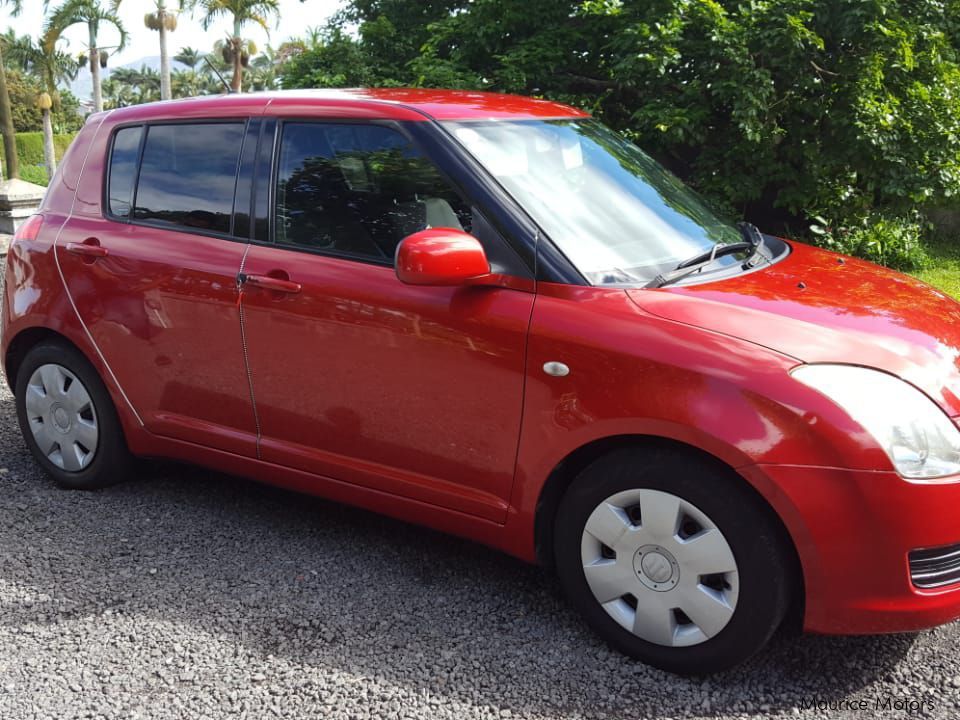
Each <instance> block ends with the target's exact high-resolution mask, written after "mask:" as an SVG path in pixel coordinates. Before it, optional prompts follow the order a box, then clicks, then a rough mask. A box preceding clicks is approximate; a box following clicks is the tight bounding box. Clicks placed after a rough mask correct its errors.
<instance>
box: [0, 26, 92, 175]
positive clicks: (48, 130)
mask: <svg viewBox="0 0 960 720" xmlns="http://www.w3.org/2000/svg"><path fill="white" fill-rule="evenodd" d="M11 35H12V31H11V33H8V35H6V36H5V37H4V41H6V43H7V56H8V57H9V58H10V60H11V61H13V62H16V63H17V64H18V65H19V66H20V67H21V68H22V69H23V70H25V71H26V72H29V73H30V74H31V75H32V76H33V77H34V78H35V79H36V81H37V83H38V85H39V87H38V92H37V93H36V96H35V98H34V104H35V105H36V107H37V108H39V110H40V113H41V116H42V125H43V156H44V162H45V164H46V167H47V177H48V178H52V177H53V173H54V171H55V170H56V169H57V160H56V154H55V150H54V144H53V113H54V111H55V110H59V109H60V93H59V91H58V85H59V84H60V83H61V82H69V81H70V80H73V79H74V78H75V77H76V76H77V70H78V67H77V62H76V60H74V59H73V57H71V56H70V55H67V54H66V53H64V52H61V51H59V50H57V48H56V46H52V45H48V44H46V43H41V44H34V42H33V38H31V37H30V36H29V35H25V36H22V37H20V38H15V37H11Z"/></svg>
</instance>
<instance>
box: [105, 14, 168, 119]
mask: <svg viewBox="0 0 960 720" xmlns="http://www.w3.org/2000/svg"><path fill="white" fill-rule="evenodd" d="M118 4H119V0H114V8H116V6H117V5H118ZM156 5H157V10H156V12H152V13H147V14H146V15H144V16H143V24H144V25H146V26H147V27H148V28H150V29H151V30H156V31H157V32H158V33H160V99H161V100H169V99H170V98H171V85H170V55H169V54H168V53H167V33H168V32H173V31H174V30H176V29H177V15H176V13H174V12H171V11H169V10H167V3H166V0H156Z"/></svg>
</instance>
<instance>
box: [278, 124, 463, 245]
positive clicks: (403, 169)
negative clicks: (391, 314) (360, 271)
mask: <svg viewBox="0 0 960 720" xmlns="http://www.w3.org/2000/svg"><path fill="white" fill-rule="evenodd" d="M276 198H277V200H276V216H275V225H274V227H275V236H276V241H277V242H278V243H280V244H283V245H295V246H298V247H302V248H309V249H313V250H321V251H328V252H333V253H337V254H345V255H350V256H354V257H358V258H365V259H370V260H374V261H378V262H383V263H388V262H392V261H393V255H394V252H395V251H396V248H397V245H398V244H399V243H400V241H401V240H402V239H403V238H405V237H406V236H407V235H410V234H411V233H414V232H417V231H419V230H424V229H426V228H428V227H452V228H456V229H458V230H464V231H466V232H470V231H471V229H472V225H473V215H472V210H471V208H470V206H469V205H467V204H466V203H465V202H464V201H463V200H462V199H461V197H460V196H459V195H458V193H457V192H456V191H455V190H454V189H453V188H452V187H451V186H450V185H449V184H448V183H447V181H446V180H445V179H444V178H443V176H442V175H441V174H440V172H439V171H438V170H437V169H436V167H434V166H433V164H432V163H431V162H430V161H429V160H428V159H427V158H426V157H424V156H423V155H422V154H421V153H420V152H419V151H418V150H417V149H416V148H415V147H414V146H413V145H412V144H411V143H410V141H409V140H407V138H406V137H404V136H403V135H402V134H401V133H399V132H397V131H396V130H393V129H392V128H388V127H384V126H382V125H363V124H344V125H340V124H333V123H297V122H292V123H285V124H284V126H283V137H282V139H281V144H280V158H279V171H278V177H277V187H276Z"/></svg>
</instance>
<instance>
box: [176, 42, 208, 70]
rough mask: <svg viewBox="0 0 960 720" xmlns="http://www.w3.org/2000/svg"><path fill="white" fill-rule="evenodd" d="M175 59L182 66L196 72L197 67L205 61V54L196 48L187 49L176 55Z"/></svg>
mask: <svg viewBox="0 0 960 720" xmlns="http://www.w3.org/2000/svg"><path fill="white" fill-rule="evenodd" d="M173 59H174V60H176V61H177V62H178V63H180V64H181V65H186V66H187V67H188V68H190V69H191V70H196V69H197V65H199V64H200V61H201V60H203V53H202V52H200V51H199V50H197V49H196V48H192V47H185V48H183V49H182V50H180V52H178V53H177V54H176V55H174V56H173Z"/></svg>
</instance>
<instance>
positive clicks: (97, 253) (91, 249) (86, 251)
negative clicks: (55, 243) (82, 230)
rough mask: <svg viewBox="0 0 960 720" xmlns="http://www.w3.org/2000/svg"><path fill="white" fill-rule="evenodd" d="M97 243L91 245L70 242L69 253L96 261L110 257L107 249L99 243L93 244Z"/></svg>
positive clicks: (68, 244)
mask: <svg viewBox="0 0 960 720" xmlns="http://www.w3.org/2000/svg"><path fill="white" fill-rule="evenodd" d="M95 242H96V241H95V240H94V241H93V242H91V243H86V242H82V243H78V242H68V243H67V252H68V253H73V254H74V255H82V256H83V257H88V258H93V259H94V260H96V259H97V258H103V257H106V256H107V255H109V251H108V250H107V249H106V248H105V247H101V246H100V245H99V243H98V244H93V243H95Z"/></svg>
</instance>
